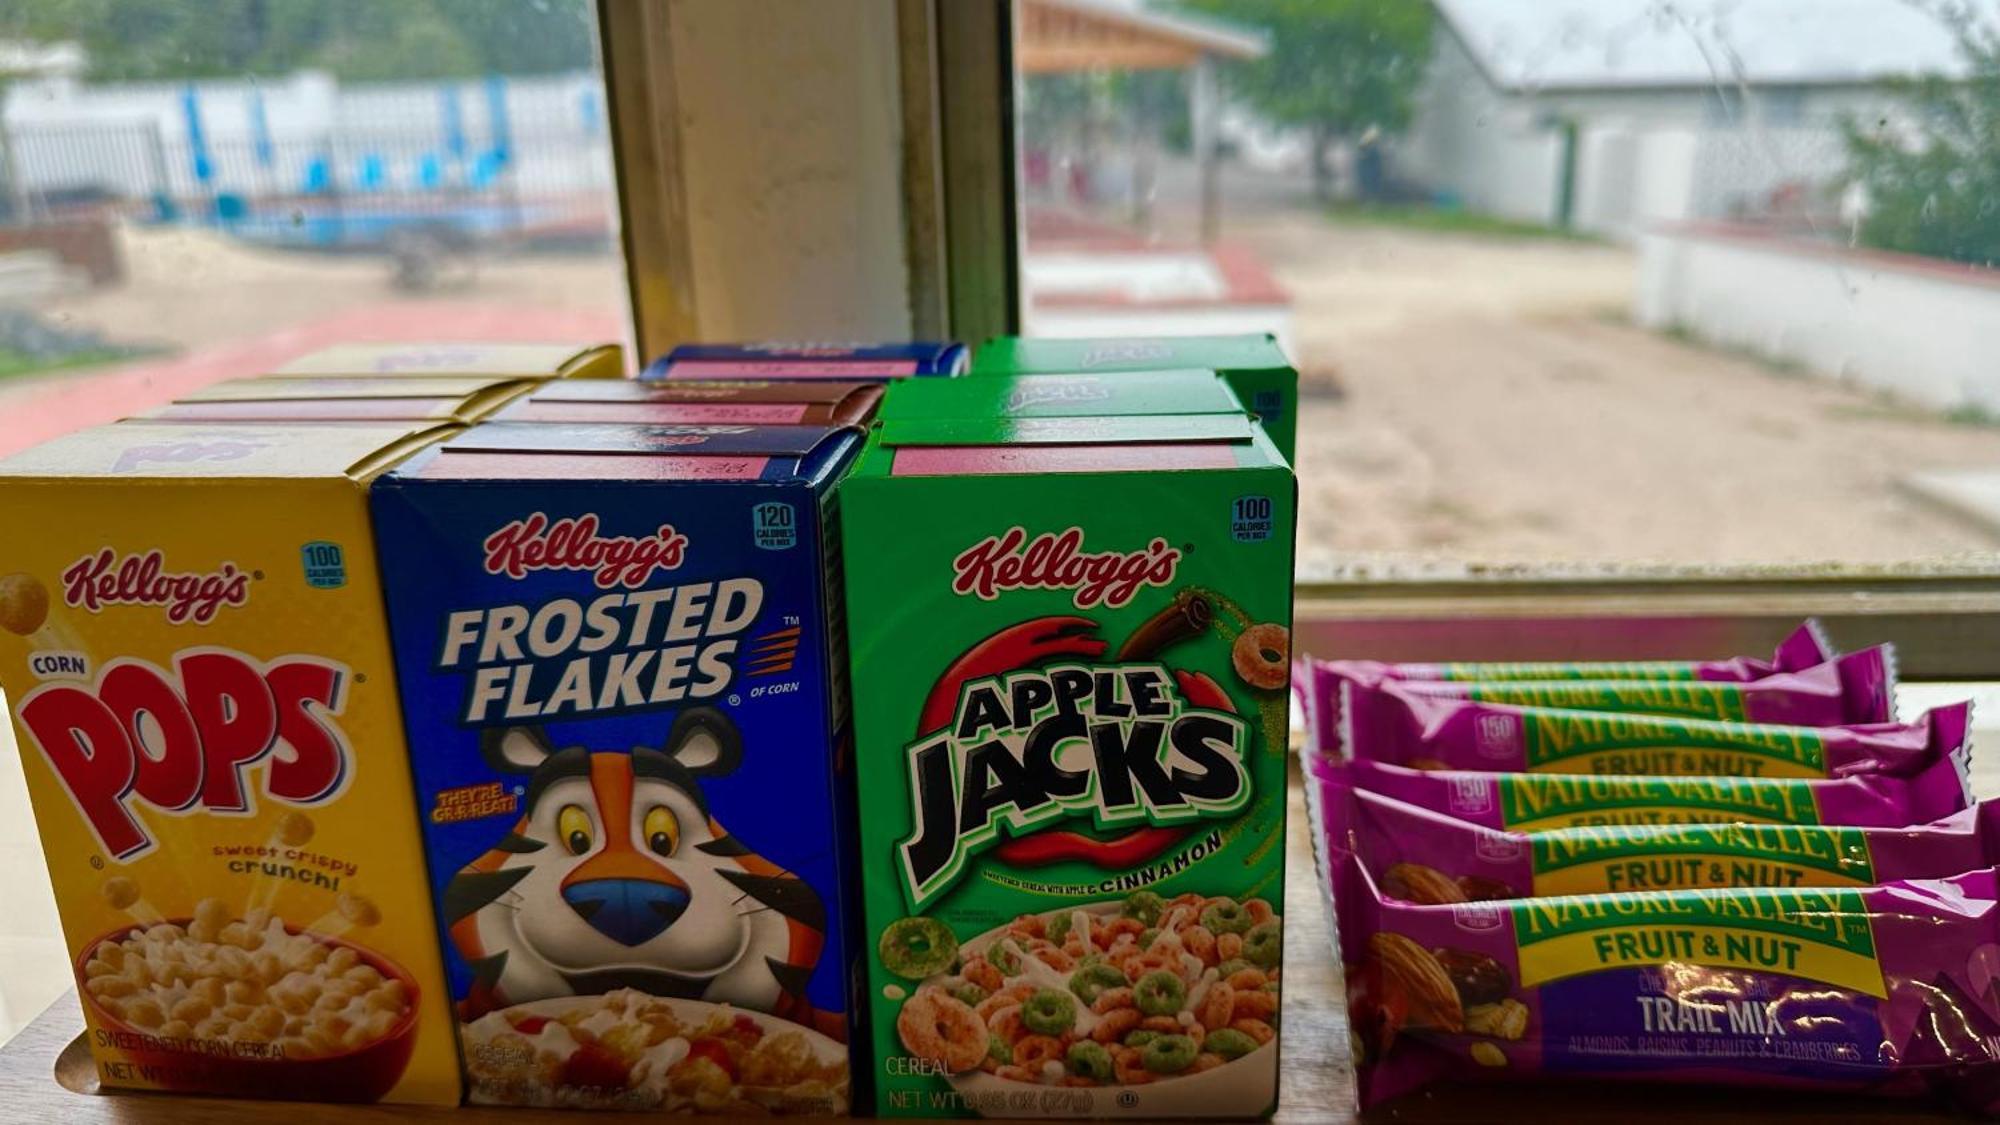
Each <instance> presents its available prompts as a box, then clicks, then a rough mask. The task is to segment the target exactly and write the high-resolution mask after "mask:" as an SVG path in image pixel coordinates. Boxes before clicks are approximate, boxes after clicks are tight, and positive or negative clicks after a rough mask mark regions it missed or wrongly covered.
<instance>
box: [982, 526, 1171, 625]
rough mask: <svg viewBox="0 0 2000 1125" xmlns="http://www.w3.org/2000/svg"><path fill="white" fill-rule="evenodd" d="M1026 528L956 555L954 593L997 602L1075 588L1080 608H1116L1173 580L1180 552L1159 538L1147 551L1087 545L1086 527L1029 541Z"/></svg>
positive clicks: (1012, 530) (1149, 545)
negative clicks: (1003, 596)
mask: <svg viewBox="0 0 2000 1125" xmlns="http://www.w3.org/2000/svg"><path fill="white" fill-rule="evenodd" d="M1027 538H1028V533H1027V531H1026V530H1025V529H1023V528H1019V527H1012V528H1008V529H1007V533H1006V534H1005V535H998V536H992V535H989V536H987V537H986V538H985V539H983V540H981V541H980V542H979V543H977V544H976V545H974V546H972V547H970V548H968V549H967V550H965V551H963V552H961V553H960V554H959V556H958V557H957V558H956V559H953V560H952V564H951V565H952V570H953V571H954V572H955V574H956V577H954V578H953V580H952V584H951V588H952V591H953V592H954V593H959V594H976V595H978V597H979V598H980V600H981V601H992V600H993V599H994V598H996V597H998V596H999V594H1000V591H1002V590H1075V591H1076V596H1075V597H1074V598H1072V599H1071V600H1072V601H1073V602H1074V603H1075V605H1076V608H1078V609H1089V608H1090V607H1091V606H1094V605H1098V604H1100V603H1101V604H1102V605H1103V606H1104V607H1105V608H1106V609H1117V608H1118V607H1119V606H1122V605H1124V604H1125V603H1127V602H1129V601H1131V600H1132V596H1133V595H1134V594H1137V593H1138V592H1139V588H1140V587H1141V586H1165V585H1167V584H1169V583H1171V582H1172V581H1173V580H1174V571H1175V570H1176V569H1177V568H1178V567H1179V566H1180V562H1181V552H1180V551H1179V550H1178V549H1176V548H1174V547H1169V546H1168V545H1167V541H1166V540H1164V539H1157V538H1156V539H1154V540H1153V541H1152V542H1150V543H1148V544H1146V548H1145V550H1142V551H1130V552H1123V553H1121V552H1118V551H1105V552H1103V553H1100V554H1090V553H1088V552H1086V551H1085V550H1084V549H1083V529H1082V528H1080V527H1072V528H1070V529H1069V530H1067V531H1064V532H1061V533H1059V534H1058V533H1053V532H1043V533H1042V534H1040V535H1037V536H1035V538H1034V541H1033V542H1030V543H1027V545H1026V547H1025V548H1024V547H1023V546H1022V544H1023V543H1024V542H1025V541H1026V540H1027Z"/></svg>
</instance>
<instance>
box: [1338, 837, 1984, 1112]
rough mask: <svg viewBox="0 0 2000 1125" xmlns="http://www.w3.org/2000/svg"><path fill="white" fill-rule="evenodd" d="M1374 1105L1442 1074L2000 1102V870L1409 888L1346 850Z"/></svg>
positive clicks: (1346, 948)
mask: <svg viewBox="0 0 2000 1125" xmlns="http://www.w3.org/2000/svg"><path fill="white" fill-rule="evenodd" d="M1330 864H1331V870H1332V871H1333V876H1334V880H1335V886H1334V888H1333V892H1334V893H1333V898H1334V904H1335V910H1336V918H1337V930H1338V933H1339V940H1340V951H1341V959H1342V961H1343V962H1344V963H1345V968H1346V980H1347V989H1348V1016H1349V1022H1350V1027H1351V1029H1352V1039H1351V1044H1352V1046H1353V1048H1354V1052H1355V1062H1356V1086H1357V1089H1358V1092H1359V1094H1360V1100H1361V1106H1362V1108H1363V1110H1364V1111H1365V1110H1368V1109H1372V1108H1373V1107H1375V1106H1377V1105H1380V1104H1381V1103H1383V1102H1386V1101H1390V1100H1392V1099H1395V1098H1397V1097H1400V1096H1403V1095H1406V1094H1409V1093H1411V1092H1414V1091H1417V1090H1421V1089H1423V1088H1424V1087H1426V1086H1429V1085H1432V1084H1435V1083H1440V1082H1466V1081H1533V1082H1551V1081H1559V1080H1564V1079H1582V1080H1591V1081H1619V1080H1639V1081H1646V1082H1655V1083H1657V1082H1674V1083H1690V1082H1693V1083H1704V1084H1716V1085H1736V1086H1759V1087H1786V1088H1796V1089H1808V1090H1828V1091H1840V1092H1854V1093H1866V1094H1872V1095H1879V1096H1883V1097H1900V1098H1935V1099H1938V1100H1948V1101H1950V1102H1953V1103H1956V1104H1957V1105H1959V1106H1960V1107H1962V1108H1966V1109H1969V1110H1972V1111H1974V1112H1979V1113H1987V1114H1990V1113H1993V1112H1994V1111H1996V1110H2000V990H1997V989H1996V987H1995V985H1996V983H2000V979H1997V978H2000V873H1996V871H1995V870H1994V869H1992V868H1985V869H1981V870H1977V871H1972V872H1967V873H1964V874H1960V875H1954V876H1950V877H1947V878H1940V879H1918V880H1909V881H1901V882H1891V883H1887V884H1882V885H1877V886H1867V887H1810V888H1803V887H1785V888H1772V887H1738V888H1730V889H1713V890H1683V891H1654V892H1634V893H1616V894H1598V895H1574V896H1560V897H1553V898H1528V899H1518V900H1513V901H1504V902H1465V903H1453V904H1446V905H1415V904H1411V903H1406V902H1399V901H1396V900H1395V899H1393V898H1391V897H1389V896H1388V895H1386V894H1384V893H1383V890H1382V888H1381V886H1380V884H1378V883H1377V881H1376V880H1375V879H1374V878H1373V876H1372V875H1371V874H1370V873H1369V871H1368V867H1367V865H1366V864H1365V863H1363V862H1362V861H1361V859H1360V858H1359V857H1358V856H1356V855H1354V854H1353V853H1351V852H1339V853H1334V854H1333V855H1332V856H1330Z"/></svg>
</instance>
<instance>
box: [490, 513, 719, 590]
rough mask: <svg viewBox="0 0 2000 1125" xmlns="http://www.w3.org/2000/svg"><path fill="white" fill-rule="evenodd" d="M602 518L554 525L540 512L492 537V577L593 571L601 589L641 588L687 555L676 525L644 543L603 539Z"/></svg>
mask: <svg viewBox="0 0 2000 1125" xmlns="http://www.w3.org/2000/svg"><path fill="white" fill-rule="evenodd" d="M597 527H598V522H597V516H596V515H594V514H593V515H585V516H578V517H576V518H574V519H571V518H568V517H565V518H563V519H559V520H556V521H554V522H550V520H549V517H548V515H547V514H546V513H543V512H536V513H535V514H533V515H531V516H529V517H527V518H526V519H518V520H515V521H514V522H512V523H510V524H508V525H507V526H505V527H503V528H501V529H500V530H498V531H496V532H494V533H493V534H491V535H489V536H487V537H486V543H485V546H486V573H488V574H504V575H506V576H507V577H509V578H524V577H526V576H527V573H528V572H529V571H531V570H588V571H593V572H595V581H596V583H597V588H598V589H600V590H608V589H610V588H611V587H613V586H621V585H622V586H625V587H626V588H628V589H637V588H639V587H640V586H643V585H645V584H646V580H647V579H648V578H651V577H652V574H653V572H654V571H656V570H675V569H677V568H679V566H680V565H681V561H682V560H683V559H684V558H686V556H687V545H688V539H687V536H685V535H682V534H681V533H680V532H678V531H675V530H674V528H673V525H672V524H661V525H660V529H659V530H658V531H656V532H654V533H653V534H652V535H650V536H647V537H646V538H644V539H637V538H634V537H632V536H629V535H599V534H598V533H597Z"/></svg>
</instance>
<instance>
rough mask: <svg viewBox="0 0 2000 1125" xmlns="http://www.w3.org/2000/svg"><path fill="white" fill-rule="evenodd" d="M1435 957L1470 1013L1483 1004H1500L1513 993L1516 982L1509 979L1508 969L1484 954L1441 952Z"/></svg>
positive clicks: (1461, 951) (1456, 950) (1467, 951)
mask: <svg viewBox="0 0 2000 1125" xmlns="http://www.w3.org/2000/svg"><path fill="white" fill-rule="evenodd" d="M1433 956H1435V957H1436V958H1437V961H1438V964H1439V965H1441V966H1443V967H1444V972H1445V976H1446V977H1448V978H1449V979H1450V980H1451V984H1452V987H1453V988H1454V989H1456V990H1457V992H1458V998H1459V1000H1460V1001H1461V1002H1462V1003H1463V1004H1464V1005H1465V1007H1466V1009H1467V1010H1468V1013H1469V1011H1470V1009H1472V1008H1474V1007H1476V1006H1478V1005H1481V1004H1496V1003H1499V1002H1500V1001H1502V1000H1505V999H1506V998H1507V994H1508V993H1510V992H1512V991H1514V982H1513V981H1512V980H1510V979H1508V976H1507V970H1506V969H1504V968H1502V967H1501V965H1500V962H1498V961H1495V960H1494V959H1493V958H1491V957H1488V956H1486V955H1485V954H1484V953H1473V952H1471V951H1469V950H1464V949H1439V950H1437V951H1435V953H1433Z"/></svg>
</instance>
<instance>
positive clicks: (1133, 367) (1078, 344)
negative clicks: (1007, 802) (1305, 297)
mask: <svg viewBox="0 0 2000 1125" xmlns="http://www.w3.org/2000/svg"><path fill="white" fill-rule="evenodd" d="M1290 366H1291V362H1290V361H1289V360H1288V359H1286V358H1285V352H1284V349H1283V348H1281V347H1279V346H1278V341H1277V339H1276V338H1275V337H1273V336H1272V335H1271V334H1270V333H1268V332H1263V333H1244V334H1242V335H1236V336H1154V337H1146V338H1142V339H1130V338H1116V337H1113V338H1105V339H1035V338H1028V337H1022V336H995V337H993V338H992V339H990V340H988V341H986V342H985V343H984V344H981V345H980V346H979V350H978V352H977V353H976V354H975V355H974V356H973V359H972V370H973V372H974V373H976V374H987V373H992V372H1001V373H1013V374H1026V373H1040V372H1045V371H1047V372H1065V371H1151V370H1156V369H1160V368H1174V367H1203V368H1208V369H1211V370H1214V371H1248V370H1260V369H1264V368H1272V369H1276V368H1289V367H1290Z"/></svg>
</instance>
